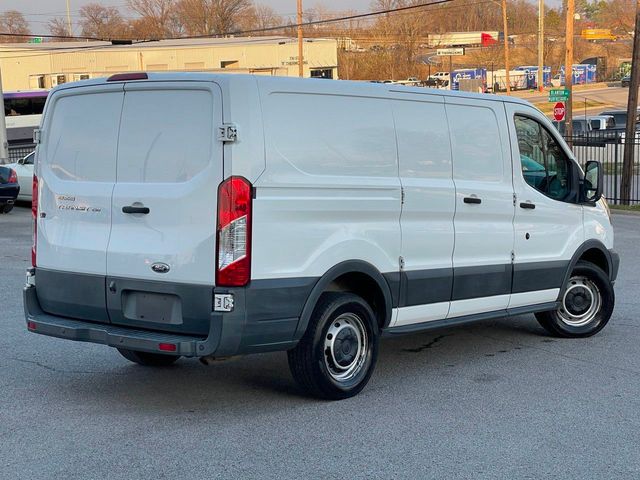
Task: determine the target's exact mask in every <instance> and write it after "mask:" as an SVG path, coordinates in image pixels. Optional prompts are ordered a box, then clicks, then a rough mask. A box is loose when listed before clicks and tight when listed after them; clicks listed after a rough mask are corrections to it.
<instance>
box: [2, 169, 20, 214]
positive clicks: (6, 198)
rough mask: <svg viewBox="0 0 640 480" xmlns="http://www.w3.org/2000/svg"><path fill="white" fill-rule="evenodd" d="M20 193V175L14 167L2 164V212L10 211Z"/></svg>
mask: <svg viewBox="0 0 640 480" xmlns="http://www.w3.org/2000/svg"><path fill="white" fill-rule="evenodd" d="M18 193H20V185H19V184H18V175H17V174H16V171H15V170H14V169H13V168H9V167H3V166H2V165H0V213H9V212H10V211H11V210H13V204H14V202H15V201H16V198H18Z"/></svg>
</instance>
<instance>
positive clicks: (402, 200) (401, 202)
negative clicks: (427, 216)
mask: <svg viewBox="0 0 640 480" xmlns="http://www.w3.org/2000/svg"><path fill="white" fill-rule="evenodd" d="M400 204H401V205H404V187H400Z"/></svg>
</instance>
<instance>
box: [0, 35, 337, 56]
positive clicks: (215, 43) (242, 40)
mask: <svg viewBox="0 0 640 480" xmlns="http://www.w3.org/2000/svg"><path fill="white" fill-rule="evenodd" d="M297 41H298V40H297V39H296V38H291V37H281V36H268V37H226V38H180V39H175V40H153V41H143V42H139V43H135V41H134V43H133V45H114V46H113V48H124V49H130V48H135V49H138V48H159V47H160V48H176V47H182V48H189V47H227V46H240V45H251V44H263V45H264V44H274V43H281V44H286V43H295V42H297ZM304 41H305V42H326V41H331V42H335V40H332V39H327V38H305V40H304ZM102 45H104V46H108V45H111V42H100V41H83V42H43V43H0V48H10V49H11V50H12V51H15V50H17V49H24V51H29V50H40V51H42V50H51V49H55V50H59V49H60V48H65V49H73V48H79V49H82V48H86V47H99V46H102ZM0 52H1V51H0Z"/></svg>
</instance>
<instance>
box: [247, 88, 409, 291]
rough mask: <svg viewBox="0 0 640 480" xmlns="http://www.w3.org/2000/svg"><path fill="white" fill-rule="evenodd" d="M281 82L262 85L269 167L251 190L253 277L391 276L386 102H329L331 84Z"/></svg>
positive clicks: (392, 195) (396, 195)
mask: <svg viewBox="0 0 640 480" xmlns="http://www.w3.org/2000/svg"><path fill="white" fill-rule="evenodd" d="M287 80H288V79H271V78H261V79H260V80H259V88H260V89H261V104H262V108H263V111H264V127H265V141H266V160H267V168H266V170H265V172H264V173H263V174H262V176H260V178H259V179H258V181H257V182H256V185H255V187H256V198H255V200H254V203H253V209H254V217H253V218H254V220H253V251H252V255H253V256H252V278H253V279H256V280H259V279H274V278H301V277H315V278H319V277H321V276H322V275H323V274H324V273H325V272H327V271H328V270H329V269H330V268H332V267H333V266H335V265H337V264H339V263H341V262H343V261H345V260H362V261H365V262H367V263H369V264H371V265H373V266H374V267H376V268H377V269H378V271H379V272H381V273H391V272H397V271H398V270H399V263H398V258H399V255H400V228H399V220H400V207H401V199H400V194H401V193H400V182H399V179H398V163H397V152H396V145H395V132H394V126H393V117H392V112H391V105H390V103H389V101H388V100H385V99H377V98H369V97H362V96H357V95H356V94H355V93H354V95H350V94H349V90H350V89H353V90H354V92H356V93H357V92H358V91H359V89H358V88H357V87H358V85H352V86H351V85H346V86H345V88H344V91H343V94H342V95H335V94H334V93H333V92H334V88H333V86H332V85H330V84H329V82H327V83H322V82H320V81H309V82H304V83H302V82H294V81H287ZM288 86H291V87H292V88H291V89H288V88H287V87H288ZM306 89H308V91H307V90H306ZM325 90H326V93H325ZM301 125H303V126H304V127H303V128H301V127H300V126H301Z"/></svg>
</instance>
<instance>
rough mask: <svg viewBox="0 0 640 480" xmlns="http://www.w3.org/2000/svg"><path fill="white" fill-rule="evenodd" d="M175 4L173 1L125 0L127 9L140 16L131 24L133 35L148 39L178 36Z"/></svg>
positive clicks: (179, 28) (179, 27) (178, 26)
mask: <svg viewBox="0 0 640 480" xmlns="http://www.w3.org/2000/svg"><path fill="white" fill-rule="evenodd" d="M175 4H176V2H175V0H127V5H128V6H129V8H130V9H131V10H133V11H134V12H135V13H137V14H138V15H140V18H139V19H138V20H135V21H134V22H132V29H133V32H134V35H135V36H137V37H138V38H148V39H151V38H154V39H162V38H166V37H173V36H177V35H179V34H180V31H181V26H180V25H179V24H178V22H176V9H175Z"/></svg>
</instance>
